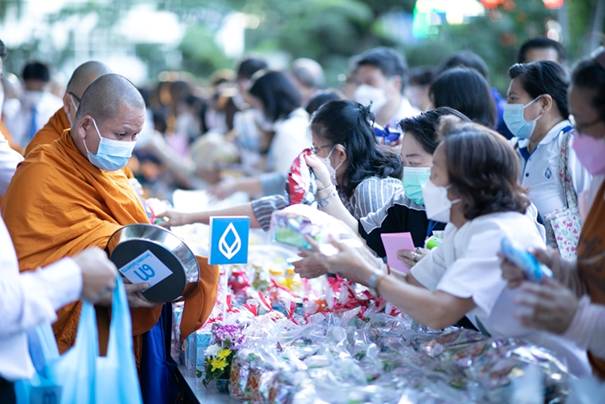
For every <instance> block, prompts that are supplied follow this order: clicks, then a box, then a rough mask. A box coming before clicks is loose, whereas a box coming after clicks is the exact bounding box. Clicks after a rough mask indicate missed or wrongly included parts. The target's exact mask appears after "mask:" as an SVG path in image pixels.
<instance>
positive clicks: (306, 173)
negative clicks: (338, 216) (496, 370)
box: [287, 149, 317, 205]
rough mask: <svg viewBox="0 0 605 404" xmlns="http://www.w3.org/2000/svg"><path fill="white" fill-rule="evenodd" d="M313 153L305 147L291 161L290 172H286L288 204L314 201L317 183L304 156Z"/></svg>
mask: <svg viewBox="0 0 605 404" xmlns="http://www.w3.org/2000/svg"><path fill="white" fill-rule="evenodd" d="M311 154H313V152H312V151H311V149H305V150H303V152H302V153H300V154H299V155H298V156H297V157H296V158H295V159H294V162H292V166H290V172H289V173H288V185H287V192H288V198H289V200H290V205H296V204H299V203H302V204H305V205H313V204H315V203H316V201H315V192H316V191H317V183H316V181H315V174H313V171H312V170H311V168H310V167H309V166H308V165H307V161H306V160H305V156H310V155H311Z"/></svg>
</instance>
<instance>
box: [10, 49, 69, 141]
mask: <svg viewBox="0 0 605 404" xmlns="http://www.w3.org/2000/svg"><path fill="white" fill-rule="evenodd" d="M21 78H22V79H23V86H24V92H23V94H22V96H21V100H20V101H21V105H20V108H19V109H17V110H15V111H13V113H11V114H10V115H8V114H7V116H5V118H6V126H7V127H8V129H9V131H10V133H11V134H12V135H13V137H14V139H15V142H17V143H18V144H19V145H20V146H21V147H23V148H25V147H26V146H27V144H28V143H29V141H30V140H31V139H32V138H33V137H34V135H35V134H36V132H37V131H38V130H39V129H40V128H41V127H42V126H44V124H45V123H46V122H47V121H48V119H49V118H50V117H51V116H52V115H53V114H54V113H55V112H56V111H57V109H59V108H61V107H62V106H63V101H62V100H61V99H60V98H59V97H56V96H54V95H53V94H51V93H50V92H49V91H48V84H49V82H50V70H49V68H48V66H47V65H46V64H44V63H41V62H37V61H34V62H29V63H27V64H26V65H25V67H24V68H23V72H22V74H21ZM7 112H8V111H7Z"/></svg>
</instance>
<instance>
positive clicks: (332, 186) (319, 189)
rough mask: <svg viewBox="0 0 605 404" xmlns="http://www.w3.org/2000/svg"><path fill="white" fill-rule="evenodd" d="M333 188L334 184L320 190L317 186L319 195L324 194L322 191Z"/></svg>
mask: <svg viewBox="0 0 605 404" xmlns="http://www.w3.org/2000/svg"><path fill="white" fill-rule="evenodd" d="M333 186H334V185H333V184H330V185H328V186H326V187H323V188H320V187H319V185H318V186H317V193H320V192H322V191H325V190H326V189H330V188H332V187H333Z"/></svg>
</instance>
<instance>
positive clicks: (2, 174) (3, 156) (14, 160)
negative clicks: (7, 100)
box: [0, 40, 23, 197]
mask: <svg viewBox="0 0 605 404" xmlns="http://www.w3.org/2000/svg"><path fill="white" fill-rule="evenodd" d="M5 57H6V47H5V46H4V42H2V41H1V40H0V77H2V75H3V74H4V58H5ZM3 105H4V87H3V84H2V82H0V111H2V107H3ZM21 161H23V156H21V155H20V154H19V153H17V152H16V151H15V150H13V149H12V148H11V147H10V145H9V143H8V141H7V140H6V138H5V137H4V135H2V133H0V197H2V196H3V195H4V193H5V192H6V188H7V187H8V184H10V182H11V178H13V175H14V174H15V170H16V169H17V165H18V164H19V163H20V162H21Z"/></svg>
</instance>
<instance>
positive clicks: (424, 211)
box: [0, 38, 605, 402]
mask: <svg viewBox="0 0 605 404" xmlns="http://www.w3.org/2000/svg"><path fill="white" fill-rule="evenodd" d="M6 57H7V55H6V50H5V48H4V46H3V45H2V43H1V42H0V67H1V66H2V64H1V60H2V59H4V58H6ZM0 71H1V69H0ZM343 76H344V77H346V80H344V82H343V83H341V86H340V87H339V88H336V87H334V88H330V87H326V86H325V81H326V80H325V77H324V73H323V69H322V67H321V65H320V64H319V63H317V62H316V61H314V60H311V59H307V58H301V59H296V60H294V61H293V62H292V63H291V65H290V66H289V67H288V68H286V69H281V70H278V69H275V68H274V67H273V66H270V64H269V63H268V62H267V61H266V60H264V59H263V58H261V57H257V56H254V57H247V58H245V59H243V60H241V61H240V62H239V63H238V64H237V66H235V68H234V70H233V71H218V72H216V73H215V74H214V75H213V76H212V77H211V78H210V80H209V81H210V85H208V86H199V85H198V84H197V81H196V80H194V79H193V78H192V77H190V76H188V75H186V74H184V73H178V72H168V73H164V74H162V76H161V77H160V80H159V82H158V83H157V84H156V85H155V86H154V87H149V88H136V87H135V86H134V85H133V84H132V83H131V82H130V81H129V80H128V78H126V77H123V76H121V75H119V74H116V73H113V72H111V70H110V69H109V68H108V67H107V66H106V65H105V64H103V63H102V62H99V61H88V62H85V63H83V64H82V65H80V66H79V67H78V68H76V69H75V70H74V72H73V74H72V76H71V77H70V79H69V81H68V82H67V84H66V86H65V88H64V89H62V88H61V87H60V86H57V85H55V86H51V84H52V77H51V72H50V69H49V67H48V66H47V65H45V64H43V63H41V62H38V61H32V62H29V63H27V64H26V65H25V67H24V68H23V71H22V73H21V75H20V77H19V78H16V76H14V75H11V74H8V73H6V72H5V74H4V77H3V80H2V84H3V85H2V88H3V91H2V97H0V111H1V112H2V115H1V116H2V120H1V122H0V123H1V124H0V132H1V133H2V135H3V136H2V137H0V201H1V207H2V210H1V211H2V222H1V223H0V224H1V226H0V237H1V238H2V244H1V246H2V247H1V248H2V254H1V255H0V260H1V261H2V266H1V270H2V271H3V276H2V278H1V279H0V290H1V291H2V293H0V317H1V318H3V326H2V327H0V359H1V360H0V402H13V401H14V400H15V395H14V391H13V383H14V382H15V381H16V380H18V379H21V378H27V377H30V376H31V375H32V373H33V367H32V363H31V360H30V358H29V353H28V344H27V330H28V329H31V328H32V327H34V326H36V325H37V324H40V323H43V322H45V321H53V322H54V332H55V337H56V339H57V342H58V347H59V350H60V351H61V352H65V351H66V350H68V349H69V348H70V347H71V346H73V344H74V339H75V335H76V330H77V325H78V321H79V316H80V310H81V303H80V301H81V300H82V299H86V300H88V301H91V302H93V303H95V304H96V307H97V317H98V323H99V341H100V347H101V351H102V352H103V351H104V350H105V349H106V346H107V338H108V328H109V322H110V310H109V306H110V304H111V291H112V289H113V287H114V279H115V277H116V276H117V275H116V268H115V267H114V265H113V264H112V263H111V262H110V261H109V260H108V259H107V256H106V254H105V252H104V251H103V250H102V249H104V248H105V246H106V244H107V241H108V239H109V237H110V236H111V235H112V234H113V233H114V232H115V231H116V230H117V229H119V228H120V227H121V226H124V225H127V224H131V223H149V222H150V221H153V219H154V218H156V217H158V216H160V217H162V220H163V221H164V225H166V226H179V225H185V224H191V223H208V222H209V221H210V218H211V217H212V216H225V215H234V216H235V215H237V216H240V215H245V216H249V217H250V219H251V223H252V226H253V227H260V228H262V229H264V230H268V229H269V227H270V223H271V215H272V213H273V212H275V211H277V210H281V209H284V208H286V207H287V206H289V205H290V199H289V197H288V194H287V193H286V182H287V180H288V174H289V171H290V167H291V165H292V162H293V161H294V160H295V159H297V158H298V156H299V155H300V154H301V152H303V150H306V149H310V150H312V152H311V153H309V154H308V155H306V156H305V157H304V159H305V162H306V164H307V165H308V166H309V167H310V168H311V170H312V172H313V174H314V177H315V181H316V184H317V186H316V190H315V195H314V197H315V202H316V204H317V207H318V209H320V210H322V211H324V212H326V213H328V214H330V215H331V216H334V217H335V218H337V219H339V220H341V221H342V222H344V223H345V224H346V225H347V226H348V227H349V228H350V230H351V232H352V234H355V235H357V236H358V237H359V238H360V239H361V240H362V241H363V243H361V244H362V245H363V246H359V247H354V246H351V245H350V244H346V243H342V242H340V241H338V240H333V241H332V243H333V245H334V247H335V248H336V250H337V253H336V254H334V255H329V256H327V255H324V254H323V253H322V252H321V251H320V250H319V249H318V248H317V247H316V246H315V248H313V249H312V250H309V251H302V252H300V260H298V261H297V262H295V263H294V266H295V270H296V272H297V273H298V274H300V275H301V276H303V277H308V278H312V277H318V276H323V275H325V274H329V273H338V274H341V275H342V276H344V277H346V278H348V279H350V280H351V281H354V282H358V283H360V284H363V285H365V286H367V287H368V288H369V289H370V290H372V291H373V292H374V293H375V294H377V295H379V296H381V297H383V298H384V299H386V300H387V301H388V302H390V303H392V304H393V305H396V306H397V307H399V308H400V309H401V310H402V311H403V312H405V313H407V314H409V315H410V316H411V317H412V318H413V319H414V320H416V321H417V322H419V323H421V324H424V325H426V326H428V327H431V328H435V329H441V328H445V327H448V326H450V325H458V326H462V327H468V328H473V329H476V330H478V331H480V332H482V333H484V334H486V335H490V336H503V337H516V336H520V337H524V338H526V339H528V340H531V341H532V342H534V343H536V344H538V345H541V346H544V347H546V348H548V349H551V350H552V351H553V352H555V353H556V354H557V356H558V357H559V358H560V359H561V360H563V361H565V363H566V364H567V365H568V367H569V369H570V371H571V372H572V373H574V374H575V375H578V376H585V375H589V374H591V373H592V374H594V375H596V376H597V377H599V378H602V379H605V275H604V274H605V272H604V268H605V227H604V226H603V223H605V185H603V179H604V178H605V50H604V49H598V50H596V51H595V52H594V53H593V54H592V55H591V56H590V57H587V58H585V59H583V60H581V61H579V62H578V63H577V64H575V65H574V66H572V65H571V64H568V61H567V60H566V58H565V51H564V48H563V47H562V46H561V44H559V43H558V42H556V41H553V40H550V39H546V38H535V39H531V40H528V41H527V42H525V43H524V44H523V46H521V48H520V50H519V54H518V59H517V60H516V61H513V60H511V66H510V68H509V70H508V76H509V78H510V81H509V85H508V88H507V91H506V94H504V95H503V94H501V93H500V92H499V91H498V90H497V89H496V88H494V87H493V86H492V85H491V84H490V81H489V80H490V74H489V69H488V67H487V64H486V63H485V61H484V60H483V59H482V58H481V57H480V56H478V55H477V54H475V53H473V52H471V51H469V50H466V51H461V52H458V53H455V54H453V55H451V56H449V57H447V58H446V59H445V60H443V61H442V63H441V64H440V65H439V66H435V67H416V68H413V69H408V66H407V64H406V60H405V57H404V55H402V54H401V53H400V52H398V51H396V50H394V49H390V48H383V47H381V48H374V49H370V50H366V51H364V52H361V53H360V54H358V55H355V56H353V57H352V58H351V63H350V65H349V70H348V71H347V72H344V75H343ZM175 189H192V190H198V189H199V190H202V189H203V190H208V192H209V193H210V194H212V195H213V196H214V197H215V198H216V200H220V199H223V198H227V197H229V196H231V195H232V194H234V193H237V192H243V193H245V194H247V197H248V198H249V202H248V203H245V204H242V205H236V206H232V207H230V208H227V209H214V210H205V211H198V212H190V213H183V212H178V211H175V210H170V209H169V210H167V211H166V212H154V211H152V210H151V209H150V207H149V204H148V203H147V202H146V200H147V199H149V198H151V197H153V198H160V199H168V200H169V199H170V196H171V193H172V192H173V191H174V190H175ZM398 232H410V233H411V236H412V240H413V244H414V246H415V247H416V248H415V249H414V250H403V249H402V250H401V251H399V253H398V256H399V259H400V260H402V261H404V262H405V263H406V264H407V265H408V266H409V267H410V268H411V271H410V272H409V273H408V274H406V275H402V274H400V273H397V272H393V271H392V270H391V268H390V267H389V265H387V264H386V263H385V262H386V261H385V257H386V251H385V248H384V246H383V243H382V239H381V235H383V234H386V233H398ZM436 232H437V233H436ZM438 233H439V234H440V233H443V236H442V239H441V244H440V246H439V247H438V248H436V249H432V250H428V249H425V248H424V247H425V241H426V240H427V239H428V238H429V237H431V236H433V235H435V234H438ZM503 238H508V239H511V240H513V241H514V242H515V243H516V244H518V245H519V246H521V247H522V248H523V249H526V250H528V251H530V252H531V253H532V254H534V255H535V257H536V258H537V259H538V260H539V261H540V262H541V263H543V264H544V265H545V266H546V267H548V268H550V270H551V271H552V273H553V276H552V277H551V278H546V279H544V280H543V281H541V282H531V281H530V280H528V279H527V276H526V275H525V274H524V272H523V271H522V269H521V268H519V267H517V266H516V265H515V264H514V263H513V262H511V261H509V260H508V259H507V258H505V257H504V256H502V255H501V254H500V245H501V240H502V239H503ZM200 264H201V265H204V266H205V268H204V271H201V272H200V274H202V275H201V279H200V280H199V283H198V285H197V287H198V288H199V290H200V293H198V294H194V297H192V298H190V299H188V300H186V302H185V307H186V310H189V311H188V312H189V313H190V314H189V315H188V316H187V317H186V318H185V319H184V321H187V322H189V323H190V324H188V325H187V326H188V327H189V328H191V329H196V327H197V328H199V327H200V326H201V325H202V324H203V323H204V322H205V321H206V319H207V318H208V315H209V313H210V311H211V310H212V306H213V305H214V301H213V299H215V296H216V287H217V285H216V283H217V278H218V275H217V273H216V270H215V269H212V268H213V267H211V266H208V265H207V263H206V262H205V261H204V260H201V261H200ZM146 286H147V285H145V284H136V285H133V284H126V286H125V287H126V292H127V295H128V301H129V305H130V308H131V309H132V310H131V313H132V319H133V338H134V353H133V354H134V355H135V357H136V359H137V364H138V366H139V369H140V370H141V373H140V380H141V386H142V389H143V395H144V397H145V391H146V387H147V386H150V385H151V384H153V379H152V377H148V378H146V376H145V374H146V373H145V368H146V366H147V364H146V363H145V362H146V361H147V360H148V359H147V354H146V346H148V345H149V340H148V339H149V338H150V330H152V329H153V328H154V327H155V326H156V325H157V324H158V321H160V318H161V316H163V315H164V314H163V312H162V307H161V306H159V305H156V304H152V303H151V302H149V301H147V300H146V299H145V298H144V296H143V295H142V291H143V290H144V289H145V288H146ZM156 399H157V398H156ZM146 400H152V398H150V397H149V396H147V397H146ZM149 402H153V401H149Z"/></svg>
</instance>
